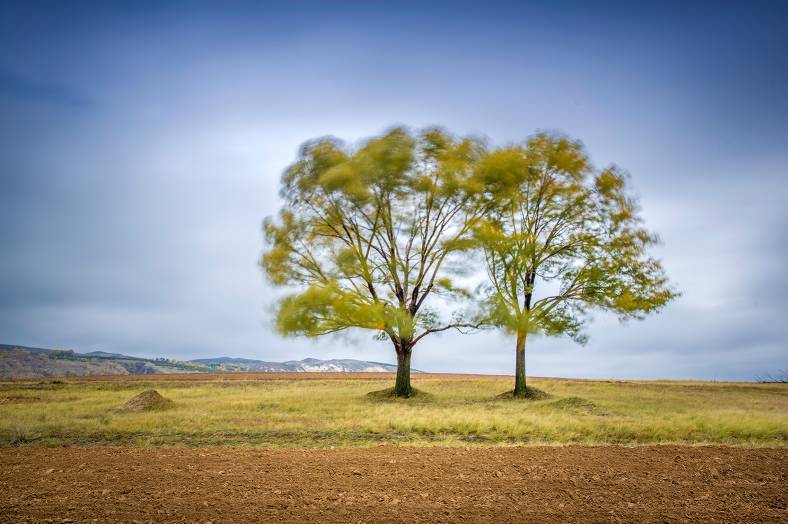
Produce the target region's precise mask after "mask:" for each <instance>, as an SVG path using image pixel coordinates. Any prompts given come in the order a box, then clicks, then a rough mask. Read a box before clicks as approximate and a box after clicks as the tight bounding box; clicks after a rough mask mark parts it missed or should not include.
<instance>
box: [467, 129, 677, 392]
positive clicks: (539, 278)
mask: <svg viewBox="0 0 788 524" xmlns="http://www.w3.org/2000/svg"><path fill="white" fill-rule="evenodd" d="M475 176H476V179H477V183H478V184H479V187H480V188H482V191H483V193H484V199H486V200H487V201H488V204H489V209H491V210H492V211H491V212H490V213H488V214H487V216H486V217H485V218H484V220H481V221H479V222H478V223H477V224H476V226H475V228H474V231H475V238H476V239H477V240H478V242H479V245H480V246H481V248H482V250H483V253H484V258H485V262H486V267H487V273H488V277H489V287H488V288H487V296H486V315H485V318H486V320H487V321H488V322H490V323H492V324H494V325H497V326H500V327H502V328H504V329H506V330H507V331H509V332H511V333H513V334H515V335H516V336H517V352H516V354H517V362H516V381H515V394H516V395H525V394H526V389H525V355H524V350H525V341H526V338H527V336H528V334H529V333H536V332H540V333H544V334H547V335H568V336H570V337H572V338H573V339H575V340H576V341H578V342H581V343H582V342H585V340H586V335H585V334H584V333H583V329H582V328H583V326H584V324H585V322H586V321H587V319H588V312H589V311H590V310H593V309H596V310H604V311H609V312H613V313H615V314H616V315H618V316H619V318H621V319H629V318H642V317H643V316H644V315H646V314H648V313H652V312H654V311H657V310H659V309H660V308H661V307H663V306H664V305H665V304H666V303H667V302H668V301H670V300H671V299H673V298H674V297H675V296H676V293H675V291H673V290H672V289H670V287H669V286H668V281H667V277H666V275H665V273H664V271H663V269H662V266H661V264H660V262H659V261H658V260H656V259H655V258H653V257H651V256H649V254H648V249H649V248H650V247H651V246H653V245H654V244H656V243H657V242H658V238H657V236H656V235H654V234H653V233H651V232H649V231H648V230H646V229H645V227H644V226H643V223H642V220H641V219H640V217H639V216H638V206H637V203H636V201H635V199H634V198H633V197H632V196H631V195H630V194H629V193H628V188H627V179H628V177H627V175H626V174H625V173H623V172H622V171H620V170H619V169H617V168H616V167H609V168H606V169H603V170H595V169H594V168H593V166H592V165H591V163H590V161H589V159H588V156H587V155H586V153H585V152H584V150H583V148H582V146H581V144H580V143H579V142H576V141H572V140H570V139H568V138H565V137H561V136H555V135H550V134H546V133H541V134H538V135H536V136H534V137H532V138H531V139H530V140H529V141H528V142H527V143H526V144H525V145H522V146H513V147H506V148H501V149H498V150H496V151H493V152H491V153H490V154H488V155H486V156H485V157H484V158H483V159H482V160H481V161H480V162H479V164H478V166H477V170H476V175H475Z"/></svg>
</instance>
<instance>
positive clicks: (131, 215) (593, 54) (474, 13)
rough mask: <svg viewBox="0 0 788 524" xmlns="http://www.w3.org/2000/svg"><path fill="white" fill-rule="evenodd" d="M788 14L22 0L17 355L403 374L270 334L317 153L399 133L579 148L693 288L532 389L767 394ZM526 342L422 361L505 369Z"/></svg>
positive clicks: (5, 320) (328, 347) (373, 356)
mask: <svg viewBox="0 0 788 524" xmlns="http://www.w3.org/2000/svg"><path fill="white" fill-rule="evenodd" d="M786 24H788V10H787V9H786V8H785V7H784V6H783V5H781V3H778V2H772V3H766V2H764V3H759V2H752V3H746V4H745V3H734V2H713V3H703V2H696V3H679V2H677V3H671V2H659V3H654V4H653V5H648V4H646V3H639V4H637V5H633V3H604V2H602V3H596V2H595V3H593V5H592V3H586V2H547V1H545V2H534V3H526V2H519V3H496V2H483V3H461V2H444V3H429V4H428V3H421V2H419V3H417V2H412V3H408V2H404V3H399V2H397V3H395V2H363V3H355V4H354V3H342V4H341V5H333V6H332V5H331V4H330V3H328V2H320V3H306V2H282V3H265V2H259V3H258V2H255V3H237V2H236V3H228V4H222V5H220V4H218V3H209V2H206V3H197V2H172V3H166V5H165V4H164V3H157V2H150V3H147V2H139V3H134V4H133V5H131V4H126V5H124V4H121V3H111V2H101V3H89V2H71V3H65V2H53V3H46V2H19V3H17V4H15V3H12V2H4V3H3V4H2V5H1V6H0V184H1V185H0V242H2V246H3V255H2V257H0V342H3V343H15V344H24V345H32V346H44V347H66V348H73V349H76V350H78V351H90V350H99V349H101V350H105V351H118V352H124V353H128V354H134V355H143V356H168V357H174V358H195V357H207V356H216V355H231V356H244V357H250V358H261V359H266V360H286V359H300V358H303V357H306V356H315V357H320V358H330V357H347V358H364V359H370V360H382V361H393V354H392V350H391V348H390V347H389V346H388V345H386V344H385V343H380V342H376V341H374V340H372V337H371V335H369V334H364V333H361V334H358V335H354V336H350V337H341V338H333V339H326V340H320V341H317V342H312V341H309V340H304V339H282V338H280V337H278V336H277V335H275V334H274V333H273V331H272V329H271V315H270V308H271V305H272V304H273V302H274V300H275V297H276V296H277V293H279V291H276V290H273V289H271V288H270V286H269V285H268V284H267V283H266V282H265V279H264V277H263V275H262V274H261V272H260V270H259V269H258V267H257V266H256V260H257V258H258V256H259V254H260V252H261V250H262V249H263V241H262V236H261V234H260V222H261V220H262V219H263V217H265V216H267V215H271V214H274V213H275V212H276V211H277V209H278V207H279V206H280V204H281V202H280V201H279V198H278V196H277V191H278V182H279V177H280V174H281V172H282V170H283V169H284V168H285V167H286V166H287V164H288V163H289V162H291V161H293V160H294V158H295V155H296V153H297V150H298V146H299V144H300V143H302V142H304V141H306V140H308V139H311V138H314V137H319V136H324V135H328V134H331V135H335V136H338V137H340V138H342V139H344V140H346V141H348V142H349V143H354V142H357V141H359V140H362V139H364V138H365V137H369V136H371V135H374V134H378V133H380V132H382V131H384V130H385V129H386V128H388V127H390V126H392V125H395V124H405V125H408V126H411V127H413V128H416V129H418V128H420V127H423V126H428V125H435V124H437V125H441V126H445V127H447V128H448V129H450V130H451V131H453V132H455V133H457V134H460V135H464V134H473V135H479V136H484V137H486V138H487V139H488V140H489V141H490V143H491V144H493V145H495V144H506V143H512V142H518V141H521V140H523V139H525V138H526V137H527V136H528V135H530V134H532V133H534V132H535V131H536V130H541V129H547V130H556V131H561V132H564V133H567V134H569V135H571V136H573V137H576V138H579V139H581V140H582V141H583V142H584V143H585V145H586V147H587V149H588V151H589V153H590V154H591V156H592V159H593V160H594V162H595V163H596V164H597V165H600V166H604V165H607V164H610V163H616V164H617V165H619V166H621V167H622V168H624V169H626V170H628V171H629V172H630V173H631V175H632V182H633V185H634V187H635V189H636V191H637V193H638V195H639V197H640V201H641V204H642V207H643V213H644V216H645V217H646V220H647V224H648V226H649V227H650V228H652V229H653V230H655V231H657V232H658V233H660V235H661V237H662V239H663V242H664V244H663V245H662V246H661V247H660V248H659V249H658V254H659V256H660V257H661V258H662V260H663V262H664V264H665V267H666V269H667V270H668V273H669V274H670V275H671V277H672V279H673V281H674V282H675V284H676V285H677V286H678V287H679V288H680V289H681V291H682V292H683V296H682V298H681V299H680V300H678V301H676V302H675V303H674V304H672V305H670V306H669V307H668V308H667V309H666V310H665V311H664V312H663V313H662V314H661V315H659V316H655V317H652V318H649V319H647V320H645V321H642V322H633V323H629V324H626V325H624V326H622V325H621V324H619V323H618V322H617V321H616V320H615V319H614V318H609V317H607V316H605V315H598V316H597V317H596V319H595V323H594V324H593V325H592V326H591V328H590V330H589V333H590V336H591V340H590V342H589V344H588V345H587V346H585V347H579V346H577V345H575V344H573V343H572V342H571V341H568V340H564V339H536V340H534V341H533V342H531V343H530V345H529V353H528V368H529V373H530V374H533V375H560V376H573V377H622V378H625V377H631V378H659V377H670V378H705V379H744V380H747V379H752V378H753V377H755V376H756V375H758V374H763V373H767V372H774V371H776V370H777V369H782V368H788V344H786V342H785V340H786V333H785V331H786V328H785V324H786V320H788V298H786V297H788V279H786V270H785V266H786V265H788V210H786V206H785V204H784V202H783V201H784V198H785V195H786V192H787V191H786V190H788V96H786V94H785V93H788V32H786V31H785V27H786ZM513 361H514V358H513V341H512V340H509V339H508V338H507V337H504V336H501V335H497V334H495V333H492V332H486V333H481V334H476V335H472V336H460V335H451V334H446V335H442V336H437V337H428V338H427V339H425V340H424V341H423V342H422V343H421V344H420V345H419V346H418V347H417V348H416V351H415V353H414V366H415V367H417V368H420V369H428V370H433V371H481V372H489V373H509V372H511V371H512V369H513V364H514V362H513Z"/></svg>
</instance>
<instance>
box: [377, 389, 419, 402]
mask: <svg viewBox="0 0 788 524" xmlns="http://www.w3.org/2000/svg"><path fill="white" fill-rule="evenodd" d="M367 398H368V399H369V400H377V401H381V400H382V401H398V400H422V401H424V400H431V399H432V395H430V394H429V393H427V392H426V391H422V390H420V389H416V388H411V392H410V397H406V398H403V397H398V396H396V395H394V388H386V389H381V390H379V391H371V392H369V393H367Z"/></svg>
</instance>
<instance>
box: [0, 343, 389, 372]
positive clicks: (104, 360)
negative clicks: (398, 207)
mask: <svg viewBox="0 0 788 524" xmlns="http://www.w3.org/2000/svg"><path fill="white" fill-rule="evenodd" d="M396 369H397V367H396V366H395V365H392V364H385V363H382V362H366V361H361V360H352V359H335V360H320V359H317V358H305V359H303V360H290V361H287V362H266V361H263V360H254V359H247V358H232V357H217V358H205V359H195V360H190V361H175V360H169V359H164V358H156V359H148V358H141V357H132V356H128V355H122V354H119V353H108V352H105V351H92V352H89V353H78V352H76V351H73V350H70V349H66V350H61V349H46V348H36V347H26V346H15V345H11V344H0V379H2V378H5V379H8V378H36V377H60V376H85V375H158V374H164V373H200V372H214V373H215V372H217V371H220V372H221V371H258V372H259V371H297V372H298V371H337V372H356V371H358V372H364V371H377V372H381V371H383V372H385V371H396Z"/></svg>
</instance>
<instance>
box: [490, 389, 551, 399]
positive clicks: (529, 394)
mask: <svg viewBox="0 0 788 524" xmlns="http://www.w3.org/2000/svg"><path fill="white" fill-rule="evenodd" d="M497 398H499V399H503V400H547V399H549V398H552V397H551V395H550V393H548V392H546V391H542V390H541V389H537V388H532V387H527V388H525V396H523V397H515V396H514V392H513V391H507V392H506V393H501V394H500V395H498V397H497Z"/></svg>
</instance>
